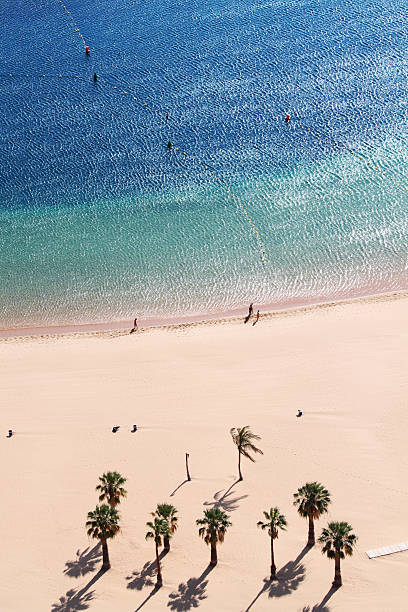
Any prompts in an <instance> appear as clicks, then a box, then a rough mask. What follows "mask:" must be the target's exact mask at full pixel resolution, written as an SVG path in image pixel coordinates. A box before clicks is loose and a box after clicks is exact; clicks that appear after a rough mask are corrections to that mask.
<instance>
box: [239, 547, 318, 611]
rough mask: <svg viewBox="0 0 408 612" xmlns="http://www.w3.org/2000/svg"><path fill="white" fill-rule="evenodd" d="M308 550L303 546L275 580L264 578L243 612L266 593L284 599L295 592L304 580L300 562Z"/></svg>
mask: <svg viewBox="0 0 408 612" xmlns="http://www.w3.org/2000/svg"><path fill="white" fill-rule="evenodd" d="M309 550H310V547H309V546H305V547H304V548H303V550H302V551H301V552H300V553H299V554H298V556H297V557H296V559H295V560H294V561H288V563H286V564H285V565H284V566H283V567H281V569H280V570H279V571H278V572H277V574H276V580H270V579H269V578H264V581H263V582H264V585H263V587H262V588H261V590H260V591H259V593H258V594H257V595H256V597H255V598H254V599H253V600H252V601H251V603H250V604H249V606H248V607H247V608H246V610H245V612H248V611H249V610H250V609H251V608H252V606H253V605H254V604H255V602H256V601H257V600H258V599H259V597H261V595H263V594H264V593H268V597H284V596H285V595H290V593H292V591H296V589H297V588H298V586H299V585H300V583H301V582H303V580H304V579H305V573H306V570H305V566H304V565H303V563H300V561H301V560H302V559H303V557H304V556H305V555H306V553H307V552H308V551H309Z"/></svg>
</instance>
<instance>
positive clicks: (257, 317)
mask: <svg viewBox="0 0 408 612" xmlns="http://www.w3.org/2000/svg"><path fill="white" fill-rule="evenodd" d="M258 321H259V310H257V311H256V319H255V321H254V322H253V323H252V325H253V326H254V325H256V324H257V323H258Z"/></svg>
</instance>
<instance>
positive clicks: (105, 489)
mask: <svg viewBox="0 0 408 612" xmlns="http://www.w3.org/2000/svg"><path fill="white" fill-rule="evenodd" d="M99 480H100V484H98V486H97V487H96V490H97V491H100V495H99V501H104V500H105V501H107V502H108V504H109V505H110V506H112V507H114V506H117V505H118V504H120V500H121V497H126V495H127V491H126V490H125V489H124V488H123V485H124V484H125V482H126V478H123V476H121V475H120V474H119V473H118V472H106V474H103V475H102V476H100V477H99Z"/></svg>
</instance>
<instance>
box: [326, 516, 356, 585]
mask: <svg viewBox="0 0 408 612" xmlns="http://www.w3.org/2000/svg"><path fill="white" fill-rule="evenodd" d="M352 530H353V528H352V526H351V525H349V524H348V523H345V522H344V521H343V522H332V523H329V524H328V525H327V527H325V528H324V529H323V531H322V535H321V536H320V538H319V542H320V543H321V544H323V548H322V553H323V554H325V553H326V555H327V556H328V558H329V559H334V580H333V583H332V584H333V586H334V587H335V588H338V587H341V585H342V580H341V572H340V559H344V557H345V556H346V555H348V556H349V557H351V555H352V554H353V548H354V545H355V543H356V542H357V540H358V538H357V536H356V535H355V534H354V533H351V532H352Z"/></svg>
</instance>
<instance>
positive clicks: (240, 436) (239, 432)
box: [230, 425, 263, 480]
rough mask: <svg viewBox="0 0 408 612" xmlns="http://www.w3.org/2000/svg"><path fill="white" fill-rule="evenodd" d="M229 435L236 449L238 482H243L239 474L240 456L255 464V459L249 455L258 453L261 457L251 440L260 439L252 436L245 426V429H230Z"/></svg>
mask: <svg viewBox="0 0 408 612" xmlns="http://www.w3.org/2000/svg"><path fill="white" fill-rule="evenodd" d="M230 434H231V436H232V440H233V442H234V444H236V446H237V448H238V473H239V480H243V478H242V473H241V455H244V457H247V458H248V459H250V461H253V462H255V459H254V458H253V457H251V455H250V453H260V454H261V455H263V452H262V451H261V449H259V448H257V447H256V446H255V445H254V444H253V440H260V439H261V437H260V436H257V435H256V434H253V433H252V432H251V430H250V429H249V425H245V427H237V428H235V427H232V429H230Z"/></svg>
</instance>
